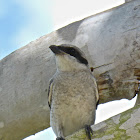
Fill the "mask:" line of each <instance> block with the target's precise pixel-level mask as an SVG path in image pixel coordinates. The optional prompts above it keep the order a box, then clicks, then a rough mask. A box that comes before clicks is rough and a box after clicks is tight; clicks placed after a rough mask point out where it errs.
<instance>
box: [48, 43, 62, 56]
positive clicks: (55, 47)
mask: <svg viewBox="0 0 140 140" xmlns="http://www.w3.org/2000/svg"><path fill="white" fill-rule="evenodd" d="M49 48H50V49H51V51H52V52H53V53H54V54H60V53H61V51H60V49H59V47H58V46H56V45H51V46H50V47H49Z"/></svg>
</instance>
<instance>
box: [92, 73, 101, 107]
mask: <svg viewBox="0 0 140 140" xmlns="http://www.w3.org/2000/svg"><path fill="white" fill-rule="evenodd" d="M92 80H93V83H94V85H95V87H96V91H95V95H96V109H97V106H98V104H99V93H98V86H97V83H96V80H95V78H94V76H93V75H92Z"/></svg>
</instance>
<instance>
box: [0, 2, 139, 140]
mask: <svg viewBox="0 0 140 140" xmlns="http://www.w3.org/2000/svg"><path fill="white" fill-rule="evenodd" d="M123 2H124V0H98V1H97V0H0V59H2V58H4V57H5V56H7V55H8V54H10V53H11V52H13V51H15V50H17V49H18V48H20V47H23V46H25V45H26V44H28V43H29V42H31V41H33V40H35V39H37V38H39V37H41V36H43V35H46V34H48V33H50V32H52V31H53V30H56V29H58V28H60V27H63V26H65V25H67V24H69V23H71V22H74V21H77V20H80V19H82V18H85V17H87V16H90V15H93V14H95V13H99V12H101V11H104V10H107V9H109V8H112V7H114V6H117V5H119V4H122V3H123ZM135 100H136V98H135V99H133V100H132V101H128V100H121V101H119V102H118V101H115V102H111V103H108V104H105V105H100V106H99V108H98V110H97V118H98V119H97V120H96V123H97V122H100V121H102V120H105V119H107V118H109V117H110V116H112V115H115V114H117V113H119V112H122V111H124V110H126V109H128V108H130V107H133V105H134V103H135ZM109 106H111V107H110V108H109ZM112 108H113V109H112ZM120 109H121V110H120ZM105 114H107V115H106V116H105ZM45 139H49V140H54V139H55V135H54V133H53V132H52V130H51V128H50V129H49V130H44V131H42V132H40V133H37V134H36V135H35V136H30V137H28V138H26V139H25V140H45Z"/></svg>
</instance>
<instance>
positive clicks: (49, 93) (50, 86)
mask: <svg viewBox="0 0 140 140" xmlns="http://www.w3.org/2000/svg"><path fill="white" fill-rule="evenodd" d="M52 89H53V79H51V80H50V82H49V88H48V105H49V107H50V109H51V102H52Z"/></svg>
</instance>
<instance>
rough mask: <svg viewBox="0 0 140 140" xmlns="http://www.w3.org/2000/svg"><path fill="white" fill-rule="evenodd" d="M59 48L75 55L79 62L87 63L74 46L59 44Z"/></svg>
mask: <svg viewBox="0 0 140 140" xmlns="http://www.w3.org/2000/svg"><path fill="white" fill-rule="evenodd" d="M59 49H60V50H62V51H63V52H65V53H67V54H69V55H71V56H73V57H75V58H76V59H77V60H78V61H79V62H80V63H82V64H85V65H88V61H87V60H86V59H85V58H84V57H82V54H81V53H80V52H79V51H77V50H76V49H75V48H72V47H63V46H59Z"/></svg>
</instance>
